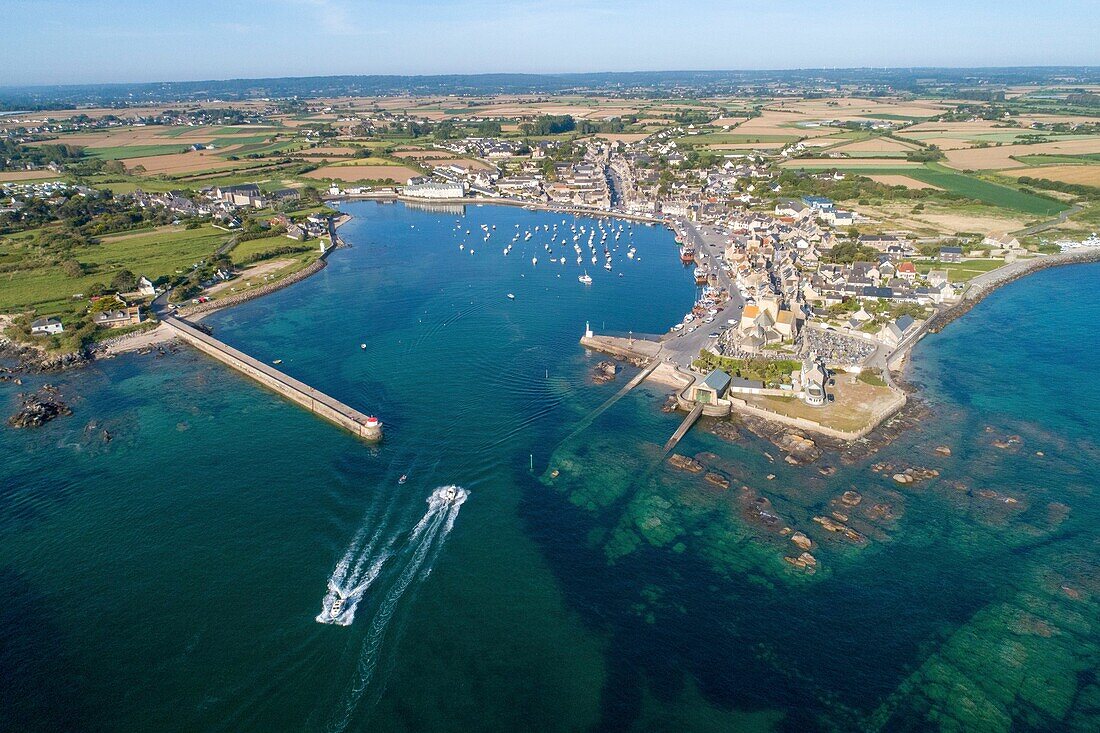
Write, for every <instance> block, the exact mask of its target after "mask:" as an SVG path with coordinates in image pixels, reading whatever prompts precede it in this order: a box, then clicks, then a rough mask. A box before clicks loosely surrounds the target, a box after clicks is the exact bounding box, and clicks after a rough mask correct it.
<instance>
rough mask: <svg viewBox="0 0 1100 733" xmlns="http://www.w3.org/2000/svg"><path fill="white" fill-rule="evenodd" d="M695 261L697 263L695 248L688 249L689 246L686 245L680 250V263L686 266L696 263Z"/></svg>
mask: <svg viewBox="0 0 1100 733" xmlns="http://www.w3.org/2000/svg"><path fill="white" fill-rule="evenodd" d="M694 261H695V249H694V248H693V247H688V246H687V245H684V246H683V247H681V248H680V262H683V263H684V264H685V265H686V264H688V263H690V262H694Z"/></svg>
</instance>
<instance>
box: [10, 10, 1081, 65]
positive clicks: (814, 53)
mask: <svg viewBox="0 0 1100 733" xmlns="http://www.w3.org/2000/svg"><path fill="white" fill-rule="evenodd" d="M1098 36H1100V12H1098V11H1097V0H1044V2H1041V3H1037V2H1034V0H877V2H874V1H870V0H861V1H855V0H816V1H812V2H811V1H808V0H721V1H718V0H543V1H538V0H451V1H450V2H444V1H442V0H389V1H383V2H378V1H377V0H251V1H250V2H232V1H231V0H218V1H217V2H214V1H212V0H185V1H184V2H161V1H160V0H68V1H63V0H0V86H21V85H33V84H78V83H102V82H149V81H184V80H205V79H228V78H242V77H244V78H257V77H275V76H314V75H330V74H456V73H482V72H531V73H540V72H541V73H547V72H550V73H553V72H575V71H659V70H686V69H692V70H694V69H792V68H823V67H867V66H879V67H882V66H890V67H907V66H970V67H973V66H1054V65H1073V66H1077V65H1090V66H1094V65H1100V43H1097V37H1098Z"/></svg>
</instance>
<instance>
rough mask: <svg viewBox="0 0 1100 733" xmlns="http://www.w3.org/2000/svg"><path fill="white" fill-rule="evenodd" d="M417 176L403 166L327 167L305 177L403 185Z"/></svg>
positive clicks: (311, 172)
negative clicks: (390, 182) (386, 182)
mask: <svg viewBox="0 0 1100 733" xmlns="http://www.w3.org/2000/svg"><path fill="white" fill-rule="evenodd" d="M418 175H420V173H418V172H417V171H415V170H413V169H412V168H406V167H405V166H403V165H328V166H325V167H324V168H318V169H317V170H314V171H310V172H309V173H306V174H305V177H306V178H314V179H317V180H322V181H323V180H337V181H385V180H387V179H388V180H393V181H396V182H397V183H402V184H403V183H404V182H405V181H407V180H408V179H410V178H413V177H415V176H418Z"/></svg>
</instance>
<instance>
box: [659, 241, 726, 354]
mask: <svg viewBox="0 0 1100 733" xmlns="http://www.w3.org/2000/svg"><path fill="white" fill-rule="evenodd" d="M677 227H678V228H679V230H680V231H681V232H683V236H684V237H685V239H686V244H689V245H691V246H693V247H695V258H696V262H697V263H698V264H701V265H706V266H707V267H708V268H709V269H710V270H712V271H717V273H718V284H719V285H720V286H721V287H723V288H725V289H726V290H727V291H728V292H729V293H730V299H729V300H728V301H727V302H726V303H725V304H724V305H722V306H721V309H722V310H721V312H720V313H718V314H717V315H716V316H715V317H714V322H713V323H701V322H699V321H698V320H696V321H693V322H692V324H691V325H693V326H696V327H697V328H696V330H695V332H694V333H685V332H684V331H680V332H679V333H678V334H677V335H670V336H669V337H668V339H667V340H666V341H665V342H664V345H665V348H664V351H663V352H662V353H663V355H664V356H666V357H671V358H672V360H673V361H674V362H676V363H677V364H680V365H682V366H690V365H691V363H692V362H693V361H695V359H697V358H698V357H699V352H700V351H701V350H703V349H704V348H706V347H707V346H710V345H711V344H713V343H714V342H715V341H716V339H715V338H714V337H713V336H711V335H710V334H711V333H716V332H717V333H721V332H722V331H725V330H726V329H727V328H736V324H737V323H738V322H739V321H740V320H741V309H742V308H744V305H745V302H744V300H743V299H742V298H741V295H740V293H739V292H738V290H737V285H736V284H735V283H734V282H733V279H732V278H731V277H730V276H729V274H728V273H727V272H726V270H725V267H724V259H723V258H724V255H725V251H726V237H725V235H723V234H722V233H721V232H719V231H718V230H716V229H714V228H713V227H710V226H707V225H696V224H694V223H692V222H690V221H686V220H679V221H677ZM729 319H733V321H734V325H730V324H729V323H727V321H728V320H729ZM685 330H686V329H685Z"/></svg>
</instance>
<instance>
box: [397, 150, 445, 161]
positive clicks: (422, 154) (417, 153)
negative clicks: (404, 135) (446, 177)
mask: <svg viewBox="0 0 1100 733" xmlns="http://www.w3.org/2000/svg"><path fill="white" fill-rule="evenodd" d="M439 155H440V151H439V150H398V151H397V152H395V153H394V154H393V156H394V157H395V158H411V159H412V160H419V159H421V158H428V159H433V158H434V159H438V158H439Z"/></svg>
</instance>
